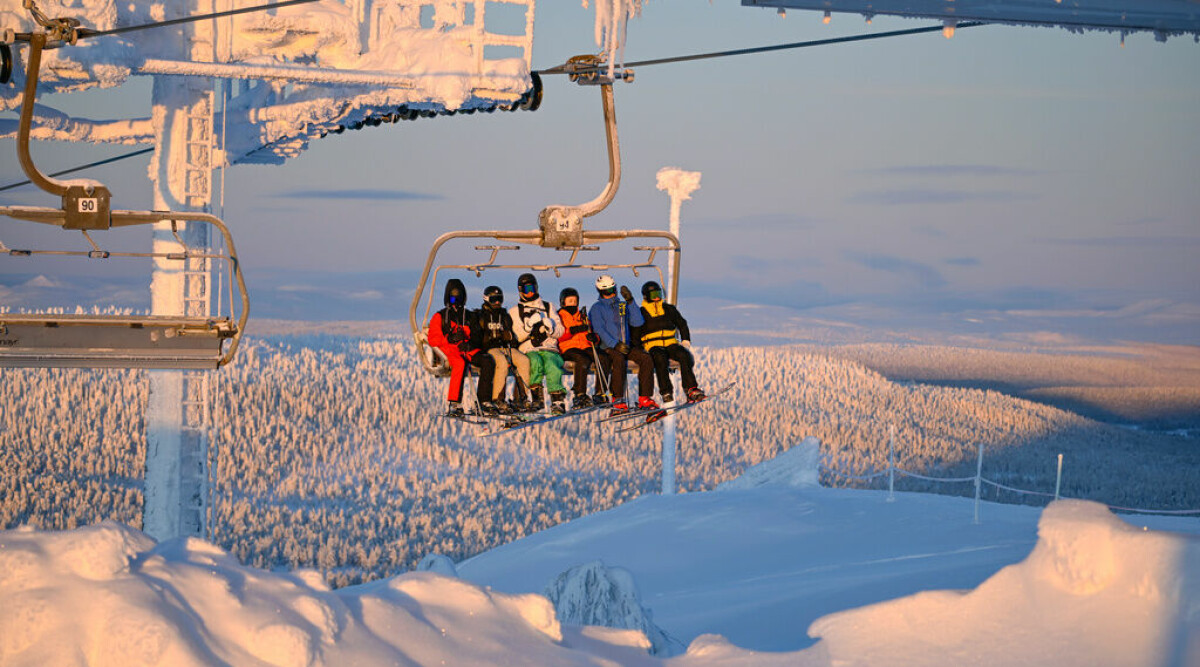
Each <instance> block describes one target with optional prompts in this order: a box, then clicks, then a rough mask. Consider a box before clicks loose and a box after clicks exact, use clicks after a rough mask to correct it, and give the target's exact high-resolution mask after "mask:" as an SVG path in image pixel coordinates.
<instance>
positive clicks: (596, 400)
mask: <svg viewBox="0 0 1200 667" xmlns="http://www.w3.org/2000/svg"><path fill="white" fill-rule="evenodd" d="M609 402H610V399H609V397H608V396H606V395H604V394H592V405H606V404H608V403H609Z"/></svg>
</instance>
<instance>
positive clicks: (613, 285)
mask: <svg viewBox="0 0 1200 667" xmlns="http://www.w3.org/2000/svg"><path fill="white" fill-rule="evenodd" d="M596 289H598V290H600V291H601V292H607V291H608V290H616V289H617V281H616V280H613V277H612V276H610V275H608V274H607V273H606V274H604V275H602V276H600V277H599V278H597V279H596Z"/></svg>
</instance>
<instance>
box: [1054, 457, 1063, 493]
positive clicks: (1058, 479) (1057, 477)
mask: <svg viewBox="0 0 1200 667" xmlns="http://www.w3.org/2000/svg"><path fill="white" fill-rule="evenodd" d="M1061 488H1062V454H1059V455H1058V472H1056V473H1055V474H1054V499H1055V500H1058V492H1059V490H1060V489H1061Z"/></svg>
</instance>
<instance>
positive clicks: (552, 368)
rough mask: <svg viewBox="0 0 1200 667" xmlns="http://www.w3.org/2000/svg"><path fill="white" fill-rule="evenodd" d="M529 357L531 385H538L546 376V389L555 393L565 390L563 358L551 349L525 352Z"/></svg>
mask: <svg viewBox="0 0 1200 667" xmlns="http://www.w3.org/2000/svg"><path fill="white" fill-rule="evenodd" d="M525 356H527V357H529V386H531V387H536V386H538V385H540V384H541V383H542V377H543V376H544V377H545V378H546V391H548V392H550V393H552V394H555V393H558V392H561V391H564V390H563V383H562V376H563V358H562V355H560V354H559V353H557V352H551V351H550V350H534V351H532V352H527V353H525Z"/></svg>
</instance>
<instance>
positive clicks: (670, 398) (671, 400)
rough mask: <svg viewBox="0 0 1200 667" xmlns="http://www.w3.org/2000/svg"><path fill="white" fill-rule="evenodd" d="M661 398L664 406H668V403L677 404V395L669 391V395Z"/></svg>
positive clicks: (660, 396) (662, 395) (666, 394)
mask: <svg viewBox="0 0 1200 667" xmlns="http://www.w3.org/2000/svg"><path fill="white" fill-rule="evenodd" d="M659 398H661V399H662V404H663V405H666V404H668V403H674V402H675V394H672V393H671V392H669V391H668V392H667V393H665V394H660V395H659Z"/></svg>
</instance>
